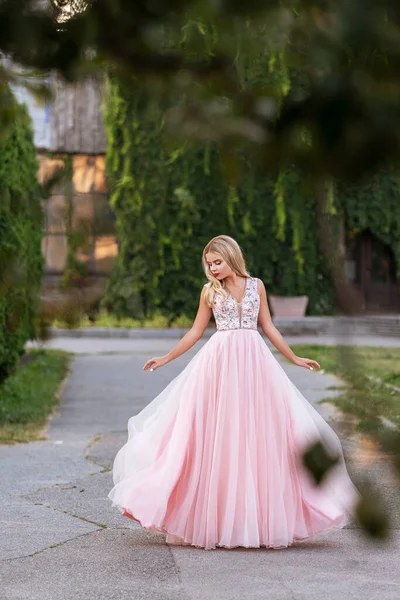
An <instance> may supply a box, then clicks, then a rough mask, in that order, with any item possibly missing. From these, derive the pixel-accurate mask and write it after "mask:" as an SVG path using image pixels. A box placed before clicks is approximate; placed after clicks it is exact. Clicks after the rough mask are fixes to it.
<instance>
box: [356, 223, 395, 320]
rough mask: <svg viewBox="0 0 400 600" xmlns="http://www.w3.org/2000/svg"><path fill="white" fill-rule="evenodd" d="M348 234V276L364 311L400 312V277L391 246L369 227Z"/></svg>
mask: <svg viewBox="0 0 400 600" xmlns="http://www.w3.org/2000/svg"><path fill="white" fill-rule="evenodd" d="M346 237H347V241H346V254H347V260H346V270H347V277H348V281H349V283H352V284H353V285H354V286H356V288H357V290H358V291H359V292H360V293H361V296H362V300H363V307H362V308H363V310H364V311H365V312H368V313H378V314H379V313H399V312H400V279H399V278H398V277H397V276H396V261H395V258H394V255H393V252H392V250H391V249H390V247H389V246H388V245H387V244H384V243H383V242H381V241H380V240H378V239H377V238H376V237H375V236H374V235H372V233H371V232H370V231H369V230H366V231H363V232H361V233H359V234H357V235H356V236H351V235H347V236H346Z"/></svg>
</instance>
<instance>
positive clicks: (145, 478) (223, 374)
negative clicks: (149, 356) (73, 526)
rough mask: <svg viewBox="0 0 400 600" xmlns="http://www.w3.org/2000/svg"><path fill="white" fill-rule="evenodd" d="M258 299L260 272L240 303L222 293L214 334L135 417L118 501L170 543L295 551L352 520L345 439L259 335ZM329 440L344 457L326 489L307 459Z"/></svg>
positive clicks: (114, 494) (117, 484)
mask: <svg viewBox="0 0 400 600" xmlns="http://www.w3.org/2000/svg"><path fill="white" fill-rule="evenodd" d="M259 307H260V297H259V295H258V292H257V279H256V278H253V277H249V278H248V279H247V281H246V290H245V293H244V297H243V299H242V301H241V303H238V302H237V301H236V300H235V299H234V298H233V297H232V296H231V295H229V297H228V298H227V299H224V298H223V297H222V296H221V295H216V298H215V301H214V306H213V313H214V317H215V321H216V326H217V331H216V333H215V334H214V335H212V337H211V338H210V339H209V340H208V341H207V342H206V343H205V344H204V346H202V348H201V349H200V350H199V352H198V353H197V354H196V355H195V356H194V358H193V359H192V360H191V361H190V362H189V363H188V365H187V366H186V367H185V369H184V370H183V371H182V372H181V373H180V374H179V375H178V376H177V377H175V379H173V381H171V383H169V385H168V386H167V387H166V388H165V389H164V390H163V391H162V392H161V393H160V394H159V395H158V396H157V397H156V398H155V399H154V400H153V401H152V402H151V403H150V404H149V405H148V406H146V408H144V409H143V410H142V411H141V412H140V413H139V414H137V415H135V416H133V417H131V418H130V419H129V421H128V440H127V442H126V444H125V445H124V446H123V447H122V448H121V449H120V450H119V451H118V453H117V455H116V457H115V460H114V465H113V481H114V487H113V488H112V489H111V491H110V492H109V494H108V498H109V499H110V500H111V501H112V505H113V506H116V507H118V509H119V510H120V512H121V514H122V515H124V516H127V517H129V518H131V519H134V520H135V521H138V522H139V523H140V525H141V526H142V527H144V528H145V529H147V530H148V531H150V532H152V533H164V534H167V537H166V542H167V543H169V544H180V545H182V544H183V545H193V546H197V547H201V548H205V549H211V548H216V547H217V546H221V547H225V548H234V547H238V546H244V547H253V548H254V547H260V546H266V547H269V548H285V547H287V546H289V545H291V544H292V543H293V542H294V541H295V540H305V539H307V538H309V537H312V536H314V535H315V534H317V533H320V532H323V531H325V530H328V529H333V528H341V527H343V526H344V525H346V524H347V523H349V522H350V520H351V519H352V517H353V510H354V506H355V503H356V501H357V499H358V497H359V494H358V491H357V489H356V488H355V486H354V485H353V483H352V482H351V480H350V478H349V475H348V473H347V470H346V466H345V462H344V458H343V451H342V447H341V444H340V441H339V438H338V437H337V435H336V433H335V432H334V431H333V430H332V429H331V427H330V426H329V425H328V424H327V423H326V422H325V421H324V419H323V418H322V417H321V416H320V415H319V413H318V412H317V411H316V410H315V409H314V408H313V407H312V406H311V404H309V402H308V401H307V400H306V399H305V397H304V396H303V395H302V394H301V393H300V391H299V390H298V389H297V388H296V386H295V385H294V384H293V383H292V382H291V380H290V379H289V378H288V376H287V375H286V373H285V371H284V370H283V368H282V367H281V366H280V364H279V362H278V361H277V360H276V359H275V357H274V356H273V354H272V353H271V351H270V350H269V348H268V346H267V345H266V344H265V342H264V340H263V339H262V337H261V335H260V334H259V333H258V331H257V319H258V311H259ZM319 440H321V441H323V443H324V444H325V447H326V448H327V449H328V450H329V451H332V452H333V453H337V454H338V455H339V457H340V460H339V462H338V464H337V465H336V466H335V467H334V468H333V469H331V470H330V471H329V473H328V475H327V476H326V477H325V479H324V481H323V483H322V484H321V485H320V486H316V485H315V484H314V483H313V480H312V478H311V476H310V474H309V473H308V471H307V470H306V469H305V468H304V467H303V465H302V460H301V457H302V454H303V452H304V450H305V449H306V448H307V447H308V446H309V445H310V444H312V443H313V442H316V441H319Z"/></svg>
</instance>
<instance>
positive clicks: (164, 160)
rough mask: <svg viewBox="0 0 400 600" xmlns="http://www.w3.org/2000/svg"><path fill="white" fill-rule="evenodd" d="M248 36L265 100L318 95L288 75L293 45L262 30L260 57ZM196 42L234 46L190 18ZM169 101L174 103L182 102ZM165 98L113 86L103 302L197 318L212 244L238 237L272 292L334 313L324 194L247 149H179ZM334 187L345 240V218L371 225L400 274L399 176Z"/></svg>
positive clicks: (247, 72)
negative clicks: (111, 219) (323, 230)
mask: <svg viewBox="0 0 400 600" xmlns="http://www.w3.org/2000/svg"><path fill="white" fill-rule="evenodd" d="M243 28H244V29H245V28H246V25H243V24H242V25H238V29H237V31H236V34H235V37H234V39H237V44H238V51H237V57H236V61H235V68H236V69H237V72H238V73H239V77H240V81H241V85H242V86H243V88H248V89H251V88H257V90H258V92H259V93H260V95H261V96H262V94H263V90H264V89H265V90H268V89H269V88H271V87H273V88H274V89H275V91H276V92H277V96H278V97H279V98H282V99H283V98H284V97H285V96H286V95H287V94H288V93H289V92H290V91H295V90H306V89H307V87H308V85H309V82H308V76H307V74H304V73H299V72H297V71H296V70H295V69H294V68H293V67H291V68H288V67H287V66H286V60H285V53H284V51H283V50H282V49H274V48H272V47H271V48H268V38H269V36H268V30H267V31H264V29H263V28H262V27H261V28H260V31H259V35H260V36H263V39H265V40H266V41H265V47H266V51H265V53H262V54H260V52H259V48H260V45H259V43H258V42H259V40H258V42H257V44H254V45H252V43H251V40H250V41H249V37H248V36H247V37H246V35H245V33H244V29H243ZM267 29H268V28H267ZM252 31H255V30H254V28H253V29H252ZM191 35H193V36H194V37H195V40H196V42H195V47H196V49H197V50H196V51H197V52H204V55H205V56H207V55H210V54H212V51H213V48H214V47H215V46H217V45H218V44H219V43H220V42H221V43H223V40H222V41H220V40H219V39H218V35H217V33H216V30H214V29H213V28H212V26H211V25H210V24H207V23H203V22H202V23H200V24H199V23H197V22H195V21H190V23H188V24H187V26H186V27H185V28H184V31H183V40H184V43H185V44H190V40H191V38H190V36H191ZM202 41H203V45H204V47H203V48H202ZM245 44H246V45H245ZM188 47H189V46H188ZM168 100H169V105H171V104H179V101H180V99H179V98H174V99H173V101H172V100H171V98H169V99H168ZM163 102H165V98H164V97H163V96H162V99H161V100H160V101H159V103H158V104H157V103H155V102H154V101H153V102H152V103H151V104H149V103H148V98H147V97H146V94H145V92H143V91H142V90H141V89H140V86H139V83H136V84H135V82H129V83H127V82H124V83H123V82H121V81H119V80H118V79H117V78H116V77H114V76H110V78H109V80H108V89H107V99H106V103H105V122H106V128H107V136H108V151H107V177H108V184H109V187H110V191H111V205H112V208H113V210H114V211H115V214H116V231H117V236H118V241H119V254H118V258H117V263H116V267H115V269H114V271H113V273H112V275H111V277H110V279H109V282H108V287H107V291H106V295H105V298H104V300H103V306H105V307H106V308H107V309H108V310H110V311H112V312H113V313H114V314H116V315H117V316H119V317H133V318H139V319H145V318H151V317H152V316H153V315H154V314H159V313H162V314H163V315H165V316H166V317H167V318H168V320H169V322H172V321H173V320H174V319H175V318H176V317H177V316H178V315H183V314H186V315H189V316H193V315H194V313H195V311H196V308H197V306H198V298H199V293H200V290H201V287H202V285H203V283H204V275H203V273H202V269H201V253H202V250H203V247H204V246H205V244H206V243H207V242H208V241H209V239H210V238H211V237H213V236H215V235H218V234H221V233H224V234H228V235H231V236H233V237H234V238H235V239H237V241H238V242H239V244H240V245H241V246H242V248H243V250H244V253H245V256H246V259H247V264H248V267H249V270H250V271H251V273H252V274H253V275H254V276H257V277H260V278H261V279H262V280H263V281H264V284H265V286H266V289H267V293H269V294H279V295H284V296H292V295H303V294H306V295H308V297H309V304H308V314H311V315H321V314H325V315H326V314H332V313H333V312H334V291H333V290H334V286H333V282H332V280H331V274H330V271H329V268H328V265H327V264H326V262H325V260H324V258H323V256H322V251H321V247H320V242H319V238H318V235H319V234H318V225H317V212H318V211H317V204H316V194H315V189H314V188H313V187H311V186H310V185H309V184H308V182H307V181H306V180H305V179H304V178H303V177H302V176H301V174H300V172H299V171H298V170H296V169H294V168H287V169H284V170H281V171H280V172H279V173H276V174H273V173H271V171H269V172H268V173H267V174H266V173H265V172H264V171H263V170H262V169H261V168H260V166H259V164H258V161H257V157H252V155H251V153H250V152H248V153H247V154H246V152H245V150H242V151H232V149H231V148H227V147H225V146H218V145H217V144H205V145H203V146H202V145H201V144H199V143H197V144H195V143H191V142H185V143H182V144H180V145H179V147H178V148H177V147H170V146H169V145H168V143H167V142H168V137H167V136H166V132H165V126H164V106H163ZM167 104H168V102H165V105H167ZM299 141H300V142H301V143H303V144H311V143H312V136H311V132H310V131H307V130H305V131H303V132H300V133H299ZM327 190H328V192H327V198H326V203H325V204H326V208H327V210H328V211H329V214H330V215H332V216H333V215H334V216H335V219H334V220H335V232H336V231H339V229H340V228H339V227H337V225H338V223H339V221H340V220H341V221H342V222H344V223H345V225H346V228H347V229H348V230H350V231H351V232H353V233H354V232H357V231H361V230H362V229H365V228H367V227H368V228H369V229H370V230H371V232H372V233H373V234H374V235H375V236H377V237H378V238H379V239H380V240H382V241H383V242H385V243H387V244H388V245H389V246H390V247H391V248H392V249H393V252H394V254H395V256H396V259H397V264H398V265H399V269H400V243H399V240H400V233H399V231H400V202H399V199H400V190H399V178H398V177H396V175H395V173H394V172H392V171H390V170H386V171H382V172H380V173H378V174H376V175H375V176H374V177H372V178H371V179H370V180H369V181H368V182H366V183H365V184H362V185H358V186H349V185H345V184H343V183H339V182H335V183H332V185H330V186H327Z"/></svg>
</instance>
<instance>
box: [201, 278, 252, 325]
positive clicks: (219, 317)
mask: <svg viewBox="0 0 400 600" xmlns="http://www.w3.org/2000/svg"><path fill="white" fill-rule="evenodd" d="M228 294H229V295H228V297H227V298H224V297H223V296H221V294H215V298H214V304H213V309H212V310H213V313H214V318H215V323H216V326H217V329H218V331H228V330H230V329H257V320H258V311H259V310H260V296H259V294H258V292H257V279H256V278H255V277H248V278H247V280H246V288H245V291H244V294H243V298H242V300H241V301H240V302H238V301H237V300H236V299H235V298H234V297H233V296H232V294H230V293H229V292H228Z"/></svg>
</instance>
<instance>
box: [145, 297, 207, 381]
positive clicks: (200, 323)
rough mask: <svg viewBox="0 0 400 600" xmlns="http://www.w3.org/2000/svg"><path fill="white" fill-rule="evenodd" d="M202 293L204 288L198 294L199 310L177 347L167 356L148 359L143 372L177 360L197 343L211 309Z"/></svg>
mask: <svg viewBox="0 0 400 600" xmlns="http://www.w3.org/2000/svg"><path fill="white" fill-rule="evenodd" d="M204 293H205V288H203V290H202V292H201V294H200V302H199V308H198V310H197V315H196V318H195V320H194V321H193V325H192V327H191V328H190V330H189V331H188V332H187V333H186V334H185V335H184V336H183V338H182V339H181V340H179V342H178V343H177V345H176V346H175V347H174V348H172V350H171V351H170V352H168V354H166V355H165V356H161V357H158V358H157V357H156V358H150V360H148V361H147V362H146V364H145V365H144V367H143V370H144V371H147V370H148V369H150V370H151V371H155V370H156V369H158V368H159V367H162V366H164V365H166V364H167V363H169V362H171V360H174V359H175V358H178V356H181V355H182V354H184V353H185V352H186V351H187V350H189V349H190V348H191V347H192V346H194V344H195V343H196V342H198V341H199V339H200V338H201V337H202V335H203V333H204V331H205V329H206V327H207V325H208V323H209V321H210V317H211V308H210V307H209V306H208V304H207V303H206V301H205V299H204Z"/></svg>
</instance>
